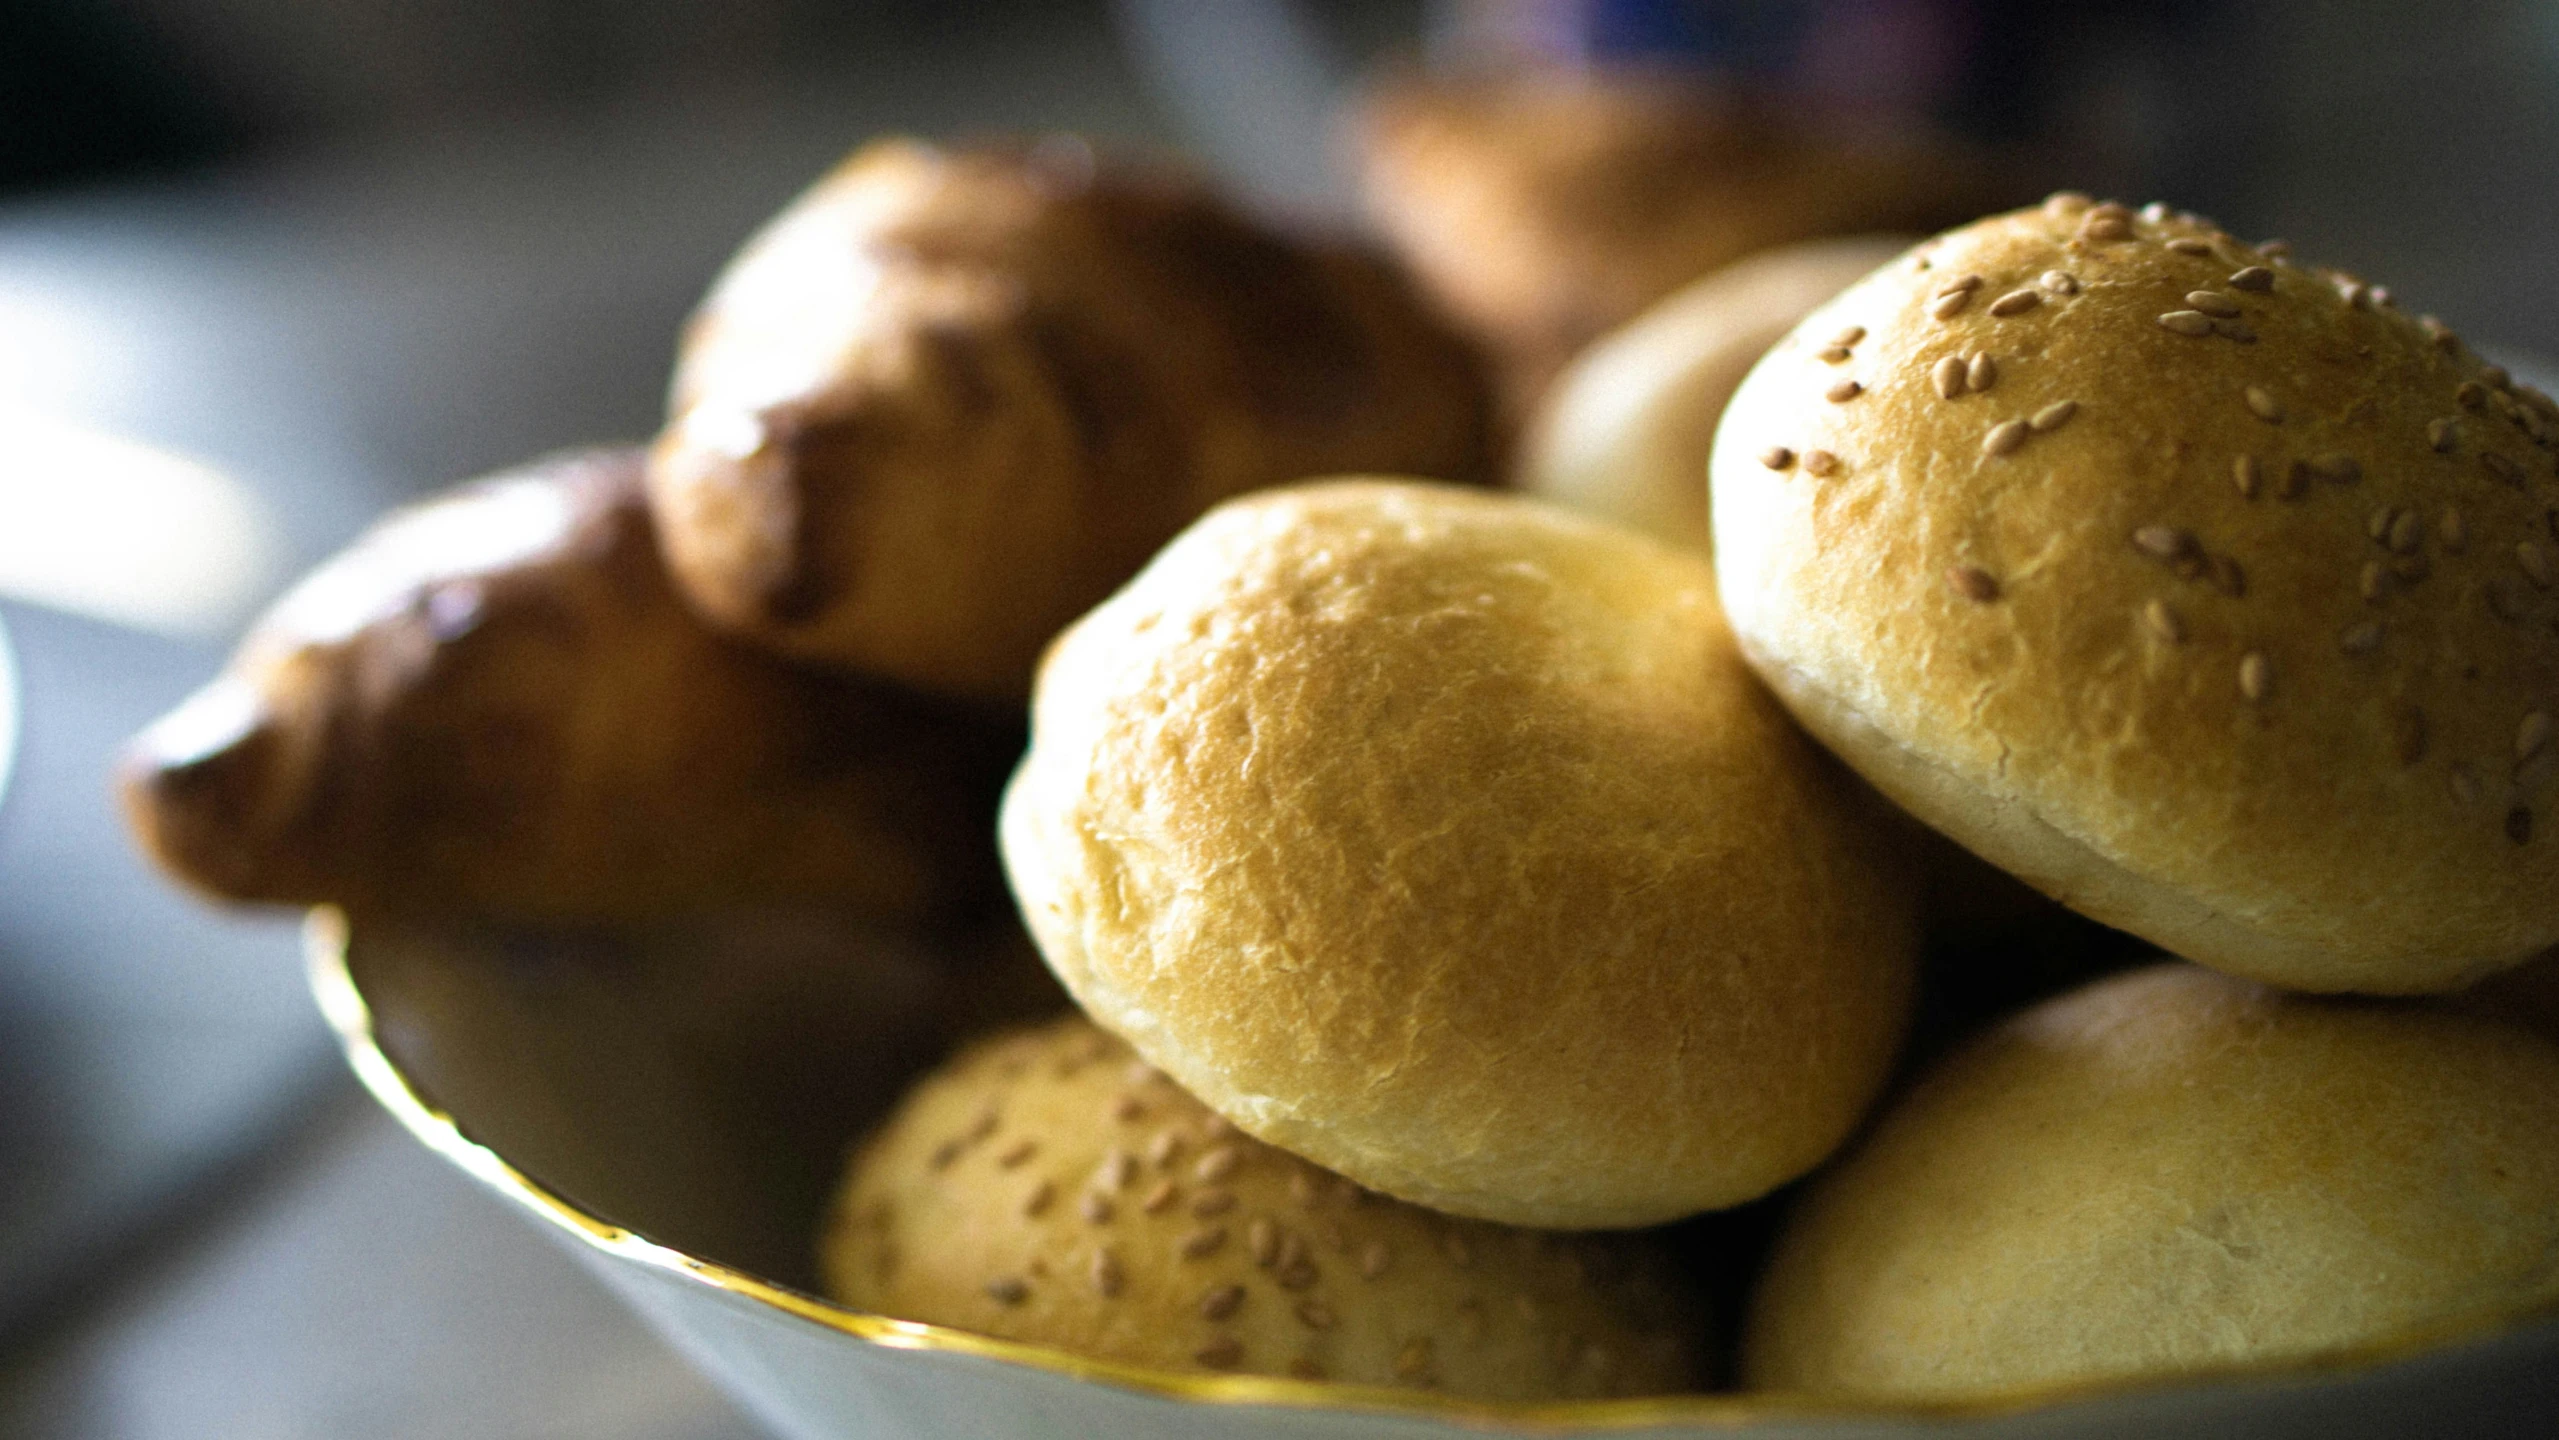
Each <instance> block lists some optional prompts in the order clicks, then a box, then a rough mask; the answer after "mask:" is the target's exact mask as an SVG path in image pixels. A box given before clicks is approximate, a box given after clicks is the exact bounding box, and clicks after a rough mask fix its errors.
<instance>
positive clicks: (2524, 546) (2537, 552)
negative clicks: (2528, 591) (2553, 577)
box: [2515, 540, 2550, 590]
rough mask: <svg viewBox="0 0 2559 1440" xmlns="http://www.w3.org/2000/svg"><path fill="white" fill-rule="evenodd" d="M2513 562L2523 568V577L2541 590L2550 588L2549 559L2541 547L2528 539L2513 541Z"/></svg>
mask: <svg viewBox="0 0 2559 1440" xmlns="http://www.w3.org/2000/svg"><path fill="white" fill-rule="evenodd" d="M2515 564H2517V565H2519V566H2521V567H2522V568H2523V573H2524V578H2525V579H2527V580H2530V581H2531V582H2532V583H2533V585H2534V586H2535V587H2536V588H2538V589H2542V590H2547V589H2549V588H2550V559H2549V557H2548V556H2545V555H2543V554H2542V553H2541V547H2540V546H2538V545H2535V544H2533V543H2532V542H2531V541H2529V540H2519V541H2517V542H2515Z"/></svg>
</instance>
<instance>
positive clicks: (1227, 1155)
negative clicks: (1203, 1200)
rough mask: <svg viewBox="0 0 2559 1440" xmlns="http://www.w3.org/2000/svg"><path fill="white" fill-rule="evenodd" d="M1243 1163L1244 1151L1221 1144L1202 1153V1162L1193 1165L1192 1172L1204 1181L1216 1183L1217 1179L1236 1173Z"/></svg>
mask: <svg viewBox="0 0 2559 1440" xmlns="http://www.w3.org/2000/svg"><path fill="white" fill-rule="evenodd" d="M1243 1163H1244V1152H1243V1151H1241V1150H1238V1149H1236V1148H1235V1147H1234V1146H1232V1145H1220V1146H1218V1147H1217V1148H1216V1149H1214V1150H1211V1151H1209V1152H1208V1153H1207V1154H1205V1155H1202V1156H1201V1157H1200V1163H1199V1164H1198V1165H1196V1166H1193V1167H1192V1169H1191V1174H1193V1175H1194V1176H1196V1177H1198V1178H1199V1179H1200V1180H1201V1181H1202V1182H1203V1183H1207V1184H1214V1183H1216V1182H1217V1181H1220V1180H1223V1179H1225V1178H1226V1177H1227V1176H1229V1175H1232V1174H1234V1173H1235V1167H1236V1166H1238V1165H1241V1164H1243Z"/></svg>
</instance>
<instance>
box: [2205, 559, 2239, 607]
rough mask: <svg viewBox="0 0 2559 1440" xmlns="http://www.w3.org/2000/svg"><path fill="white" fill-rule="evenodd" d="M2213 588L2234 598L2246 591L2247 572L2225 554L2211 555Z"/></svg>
mask: <svg viewBox="0 0 2559 1440" xmlns="http://www.w3.org/2000/svg"><path fill="white" fill-rule="evenodd" d="M2212 583H2213V588H2214V589H2216V590H2219V591H2220V592H2221V593H2222V594H2224V595H2227V596H2229V597H2230V598H2232V599H2234V600H2236V599H2238V598H2239V597H2240V596H2242V595H2245V594H2247V593H2248V572H2247V571H2245V570H2242V569H2240V568H2239V562H2238V561H2236V560H2233V559H2231V558H2230V557H2229V556H2227V555H2215V556H2214V557H2212Z"/></svg>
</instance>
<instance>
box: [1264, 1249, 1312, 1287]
mask: <svg viewBox="0 0 2559 1440" xmlns="http://www.w3.org/2000/svg"><path fill="white" fill-rule="evenodd" d="M1271 1278H1272V1279H1274V1280H1276V1281H1278V1282H1279V1287H1280V1288H1281V1289H1282V1290H1290V1291H1296V1290H1304V1289H1307V1288H1309V1287H1311V1286H1312V1285H1314V1283H1315V1282H1316V1281H1317V1280H1318V1279H1320V1278H1321V1276H1320V1274H1319V1273H1318V1272H1317V1270H1316V1269H1315V1262H1314V1261H1312V1260H1309V1259H1307V1258H1306V1257H1305V1256H1303V1255H1300V1256H1298V1257H1297V1258H1296V1259H1294V1260H1289V1259H1283V1260H1281V1261H1280V1265H1279V1273H1278V1274H1276V1275H1274V1276H1272V1277H1271Z"/></svg>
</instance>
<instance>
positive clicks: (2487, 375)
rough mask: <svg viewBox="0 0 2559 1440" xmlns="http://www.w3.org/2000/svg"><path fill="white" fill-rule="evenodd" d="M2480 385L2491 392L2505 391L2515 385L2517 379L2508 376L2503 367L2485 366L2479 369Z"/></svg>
mask: <svg viewBox="0 0 2559 1440" xmlns="http://www.w3.org/2000/svg"><path fill="white" fill-rule="evenodd" d="M2479 383H2480V384H2482V385H2485V386H2487V387H2488V388H2489V389H2491V390H2503V389H2506V388H2507V387H2509V386H2511V385H2513V384H2514V383H2515V377H2513V376H2512V375H2509V374H2507V373H2506V367H2505V366H2503V365H2483V366H2481V367H2480V369H2479Z"/></svg>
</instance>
